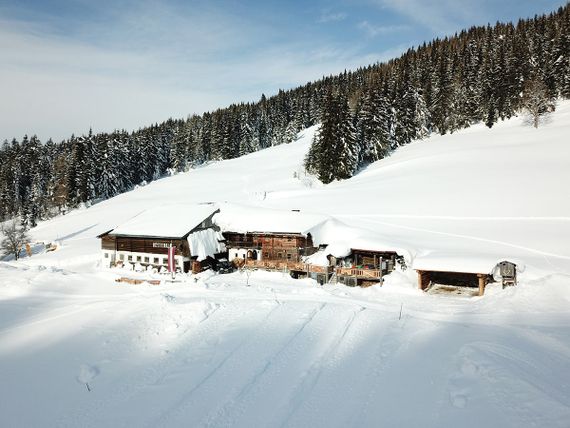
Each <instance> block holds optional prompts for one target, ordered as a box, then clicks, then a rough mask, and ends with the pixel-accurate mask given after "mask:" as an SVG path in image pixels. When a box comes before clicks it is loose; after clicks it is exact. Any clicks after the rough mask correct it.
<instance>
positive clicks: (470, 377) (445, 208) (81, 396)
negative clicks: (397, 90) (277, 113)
mask: <svg viewBox="0 0 570 428" xmlns="http://www.w3.org/2000/svg"><path fill="white" fill-rule="evenodd" d="M313 132H314V129H309V130H307V131H305V133H304V135H303V136H302V137H301V138H300V139H299V140H298V141H296V142H293V143H291V144H287V145H282V146H278V147H274V148H271V149H267V150H264V151H262V152H258V153H254V154H252V155H249V156H246V157H244V158H240V159H234V160H230V161H223V162H218V163H213V164H210V165H208V166H205V167H202V168H199V169H196V170H193V171H190V172H188V173H185V174H178V175H176V176H173V177H169V178H165V179H162V180H159V181H157V182H154V183H151V184H149V185H147V186H145V187H141V188H138V189H136V190H134V191H132V192H129V193H127V194H123V195H120V196H118V197H116V198H113V199H111V200H108V201H105V202H102V203H99V204H97V205H95V206H93V207H91V208H88V209H81V210H76V211H74V212H71V213H70V214H68V215H65V216H62V217H59V218H56V219H53V220H51V221H47V222H44V223H42V224H40V225H39V226H38V227H37V228H35V229H34V230H33V231H32V236H33V237H34V239H36V240H38V241H57V242H59V244H60V245H59V247H58V250H56V251H54V252H49V253H41V254H35V255H34V256H33V257H31V258H24V259H22V260H20V261H18V262H13V261H12V262H0V380H1V381H0V415H1V419H0V420H1V421H2V423H1V425H2V426H26V427H30V426H38V427H39V426H41V427H45V426H70V427H71V426H73V427H75V426H243V427H253V426H323V427H324V426H326V427H330V426H339V427H340V426H424V427H442V426H454V427H455V426H482V425H486V426H502V427H521V426H525V427H526V426H537V427H568V426H569V425H570V386H569V385H570V246H569V245H568V242H569V241H570V186H569V185H570V168H569V167H570V145H568V143H567V141H568V135H570V103H568V102H566V103H561V104H560V105H559V106H558V111H557V112H556V113H555V114H554V115H553V117H552V120H551V122H550V123H549V124H548V125H546V126H544V127H543V128H539V129H538V130H535V129H532V128H529V127H528V126H524V125H523V124H522V121H521V119H517V118H515V119H513V120H510V121H508V122H504V123H500V124H498V125H496V126H495V127H493V129H491V130H489V129H487V128H486V127H484V126H475V127H472V128H470V129H467V130H464V131H462V132H459V133H456V134H452V135H447V136H434V137H432V138H430V139H429V140H426V141H421V142H417V143H414V144H411V145H409V146H406V147H403V148H401V149H399V150H398V151H397V152H396V153H394V155H393V156H391V157H390V158H388V159H385V160H383V161H380V162H377V163H376V164H373V165H371V166H370V167H368V168H367V169H366V170H364V171H362V172H361V173H360V174H358V175H357V176H355V177H354V178H352V179H351V180H347V181H344V182H338V183H332V184H330V185H327V186H323V185H321V184H319V183H318V182H316V181H315V180H314V179H312V178H311V177H307V176H306V175H305V174H304V172H303V168H302V160H303V158H304V154H305V153H306V151H307V150H308V147H309V144H310V140H311V136H312V133H313ZM205 201H216V202H225V201H228V202H234V203H239V204H241V205H244V204H246V205H251V206H253V207H265V208H281V209H287V210H290V209H300V210H302V211H303V212H312V213H315V214H325V215H332V216H334V217H336V218H337V219H339V220H340V221H342V222H344V223H346V224H348V225H350V226H353V227H356V228H359V229H361V230H362V231H363V233H364V234H365V235H366V238H367V239H369V240H374V241H378V242H380V243H382V244H383V245H386V246H390V247H392V248H403V249H406V250H407V251H408V252H409V261H410V262H411V263H413V260H414V259H415V258H416V257H419V258H424V260H425V259H426V258H427V259H429V257H432V258H433V259H437V260H440V261H441V260H442V259H444V260H445V258H446V257H447V258H449V260H452V259H453V260H455V261H457V260H458V259H459V260H463V261H465V262H466V263H468V261H469V260H475V259H476V260H481V259H482V258H487V259H489V260H497V259H501V258H506V259H516V260H517V261H518V262H519V263H520V264H521V265H524V266H525V269H524V272H522V273H521V274H520V275H519V285H518V286H517V287H514V288H510V289H505V290H502V289H501V288H500V286H496V285H490V286H489V287H488V289H487V293H486V294H485V296H484V297H481V298H479V297H474V298H470V297H466V296H460V295H445V294H425V293H423V292H420V291H418V290H417V289H416V284H415V279H416V278H415V274H414V272H413V271H412V270H411V269H408V270H407V271H405V272H395V273H393V274H392V275H390V276H388V277H387V278H386V283H385V285H384V286H383V287H382V288H380V287H370V288H365V289H358V288H348V287H344V286H341V285H325V286H323V287H319V286H318V285H317V284H316V283H315V282H313V281H311V280H293V279H291V278H288V277H287V276H284V275H283V274H281V273H267V272H254V273H253V274H252V275H251V277H249V278H247V276H246V275H245V274H241V273H233V274H229V275H212V274H210V273H207V272H205V273H203V274H200V275H199V276H198V277H193V276H184V277H183V276H179V277H178V278H177V282H174V283H170V282H166V283H164V284H162V285H160V286H150V285H146V284H142V285H125V284H120V283H116V282H115V281H114V279H115V278H116V277H117V276H119V275H120V274H121V273H120V271H117V270H103V269H101V268H100V266H99V245H100V244H99V241H98V240H97V239H96V235H98V234H99V233H102V232H105V231H107V230H109V229H112V228H114V227H116V226H117V225H119V224H121V223H124V222H125V221H126V220H128V219H130V218H131V217H133V216H135V215H137V214H138V213H140V212H142V211H144V210H145V209H148V208H151V207H154V206H164V205H166V204H175V203H189V202H190V203H192V202H205ZM133 275H134V274H133ZM248 282H249V284H250V286H247V285H246V284H247V283H248Z"/></svg>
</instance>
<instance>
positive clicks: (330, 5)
mask: <svg viewBox="0 0 570 428" xmlns="http://www.w3.org/2000/svg"><path fill="white" fill-rule="evenodd" d="M564 4H565V1H554V0H502V1H492V0H480V1H477V0H392V1H390V0H336V1H297V0H294V1H270V0H266V1H253V0H250V1H229V0H228V1H182V0H171V1H157V0H154V1H151V0H140V1H135V0H117V1H96V0H75V1H69V0H35V1H34V0H17V1H5V0H0V94H1V96H0V141H2V140H4V139H5V138H6V139H11V138H12V137H14V136H16V137H18V138H20V137H21V136H22V135H23V134H25V133H27V134H34V133H35V134H37V135H38V136H39V137H40V138H41V139H42V140H45V139H47V138H48V137H50V136H51V137H53V138H54V139H55V140H60V139H62V138H65V137H68V136H70V135H71V134H72V133H75V134H81V133H84V132H86V131H87V130H88V129H89V128H90V127H92V128H93V130H94V131H96V132H98V131H110V130H113V129H115V128H125V129H128V130H132V129H136V128H138V127H141V126H145V125H148V124H151V123H153V122H160V121H162V120H165V119H167V118H168V117H186V116H188V115H189V114H192V113H202V112H203V111H206V110H211V109H214V108H217V107H224V106H226V105H228V104H230V103H232V102H240V101H253V100H257V99H259V97H260V95H261V93H265V94H266V95H271V94H273V93H275V92H276V91H277V90H278V89H279V88H291V87H294V86H297V85H299V84H302V83H305V82H307V81H310V80H315V79H318V78H319V77H321V76H322V75H326V74H331V73H338V72H341V71H343V70H344V69H354V68H356V67H358V66H361V65H367V64H370V63H374V62H378V61H384V60H387V59H390V58H393V57H396V56H399V55H400V54H401V53H402V52H403V51H405V50H406V49H408V48H409V47H413V46H416V45H418V44H420V43H422V42H423V41H429V40H431V39H433V38H435V37H441V36H445V35H449V34H453V33H454V32H455V31H459V30H461V29H463V28H467V27H469V26H472V25H484V24H487V23H489V22H491V23H494V22H496V21H497V20H500V21H509V20H517V19H518V18H520V17H530V16H533V15H534V14H540V13H544V12H550V11H553V10H555V9H556V8H558V7H560V6H562V5H564Z"/></svg>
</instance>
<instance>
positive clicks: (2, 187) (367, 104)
mask: <svg viewBox="0 0 570 428" xmlns="http://www.w3.org/2000/svg"><path fill="white" fill-rule="evenodd" d="M531 91H532V92H533V94H534V95H536V93H537V92H538V95H539V96H538V99H546V100H553V99H555V98H557V97H563V98H570V7H569V6H568V5H567V6H565V7H563V8H560V9H559V10H558V11H557V12H556V13H552V14H550V15H544V16H540V17H535V18H534V19H528V20H521V21H519V22H518V24H516V25H514V24H502V23H498V24H496V25H495V26H486V27H473V28H471V29H469V30H466V31H463V32H461V33H460V34H456V35H455V36H453V37H450V38H445V39H442V40H440V39H436V40H434V41H432V42H430V43H428V44H424V45H422V46H421V47H418V48H416V49H410V50H409V51H408V52H406V53H405V54H404V55H402V56H401V57H400V58H398V59H395V60H392V61H390V62H388V63H382V64H376V65H372V66H368V67H365V68H361V69H358V70H356V71H353V72H344V73H342V74H340V75H337V76H329V77H326V78H323V79H321V80H319V81H316V82H312V83H308V84H306V85H304V86H301V87H299V88H296V89H292V90H289V91H279V93H278V94H277V95H275V96H272V97H269V98H266V97H265V96H264V95H262V97H261V99H260V100H259V101H258V102H256V103H242V104H235V105H231V106H230V107H228V108H225V109H220V110H216V111H214V112H208V113H204V114H203V115H194V116H191V117H189V118H188V119H185V120H182V119H181V120H173V119H170V120H168V121H166V122H164V123H161V124H158V125H153V126H150V127H148V128H144V129H140V130H138V131H135V132H131V133H129V132H126V131H116V132H113V133H99V134H92V133H91V132H89V133H88V134H87V135H83V136H80V137H75V136H72V137H71V138H69V139H67V140H65V141H62V142H60V143H57V144H56V143H53V142H52V141H51V140H50V141H48V142H47V143H45V144H42V143H41V142H40V141H39V140H38V139H37V138H36V137H31V138H28V137H24V138H23V139H22V140H21V141H18V140H16V139H14V140H12V141H11V142H8V141H5V142H4V144H3V145H2V147H1V149H0V219H5V218H10V217H14V216H17V215H20V216H21V218H22V222H23V223H24V224H25V225H26V226H28V227H31V226H34V225H35V224H36V222H37V221H38V220H39V219H44V218H48V217H50V216H53V215H55V214H58V213H61V212H65V211H66V210H68V209H70V208H74V207H77V206H79V205H80V204H84V203H91V202H93V201H97V200H102V199H106V198H109V197H112V196H114V195H117V194H119V193H122V192H125V191H128V190H130V189H132V188H133V187H134V186H135V185H137V184H141V183H143V182H149V181H151V180H154V179H156V178H158V177H160V176H163V175H165V174H166V173H168V171H170V170H172V171H184V170H187V169H188V168H190V167H193V166H196V165H200V164H203V163H205V162H209V161H212V160H221V159H230V158H235V157H238V156H242V155H245V154H248V153H251V152H254V151H257V150H260V149H264V148H266V147H270V146H274V145H278V144H282V143H286V142H289V141H291V140H292V139H293V138H294V136H295V135H296V133H297V132H298V131H300V130H301V129H304V128H307V127H309V126H312V125H314V124H316V123H318V122H321V123H322V126H321V128H320V132H319V133H318V134H317V136H316V138H315V141H314V142H313V145H312V147H311V149H310V151H309V153H308V155H307V158H306V160H305V164H306V167H307V169H308V170H309V171H310V172H312V173H314V174H316V175H317V176H318V177H319V179H320V180H322V181H323V182H330V181H332V180H335V179H345V178H349V177H351V176H352V175H353V174H354V173H355V172H356V171H357V170H358V169H359V168H360V167H362V166H363V165H366V164H367V163H370V162H373V161H376V160H378V159H381V158H383V157H384V156H386V155H387V154H389V153H390V151H391V150H394V149H395V148H397V147H398V146H401V145H404V144H407V143H409V142H410V141H412V140H414V139H418V138H423V137H425V136H427V135H429V134H430V133H432V132H437V133H442V134H444V133H447V132H453V131H455V130H458V129H461V128H464V127H467V126H470V125H471V124H473V123H476V122H481V121H484V122H485V123H486V124H487V125H488V126H493V124H494V123H496V122H497V121H498V120H500V119H504V118H508V117H511V116H513V115H515V114H516V113H517V112H519V111H520V110H521V108H522V107H523V105H524V103H525V99H528V96H527V95H528V93H529V92H531Z"/></svg>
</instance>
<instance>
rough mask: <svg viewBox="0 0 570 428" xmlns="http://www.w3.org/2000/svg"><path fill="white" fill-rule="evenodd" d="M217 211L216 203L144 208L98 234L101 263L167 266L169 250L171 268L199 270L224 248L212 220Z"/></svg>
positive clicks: (106, 264)
mask: <svg viewBox="0 0 570 428" xmlns="http://www.w3.org/2000/svg"><path fill="white" fill-rule="evenodd" d="M218 212H219V209H218V208H217V207H215V206H214V205H213V204H195V205H189V204H188V205H186V204H179V205H164V206H160V207H154V208H151V209H148V210H146V211H143V212H141V213H139V214H138V215H136V216H135V217H133V218H131V219H130V220H128V221H127V222H125V223H123V224H121V225H120V226H118V227H116V228H115V229H112V230H109V231H107V232H105V233H103V234H101V235H99V236H98V237H99V238H100V239H101V259H102V264H103V266H105V267H112V266H121V265H122V266H126V265H127V264H129V265H133V266H136V265H140V266H141V267H142V268H147V267H149V266H151V267H153V268H157V269H161V268H165V269H166V268H167V267H168V265H169V250H170V258H171V268H172V267H174V269H175V270H179V271H182V272H188V271H190V270H191V269H192V270H193V271H199V270H200V267H201V263H202V264H203V263H204V262H205V260H207V259H208V258H215V257H217V256H219V255H221V254H223V252H224V251H225V248H224V245H223V243H222V242H221V241H223V237H222V235H221V233H220V232H219V228H218V227H217V226H216V225H214V223H213V222H212V218H213V216H214V214H216V213H218Z"/></svg>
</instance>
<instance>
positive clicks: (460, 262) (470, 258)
mask: <svg viewBox="0 0 570 428" xmlns="http://www.w3.org/2000/svg"><path fill="white" fill-rule="evenodd" d="M505 260H507V261H510V262H512V263H515V264H516V265H517V267H520V268H523V265H522V263H521V262H519V261H518V260H514V259H509V258H499V259H498V258H497V256H496V255H485V254H477V253H444V252H432V253H429V254H426V255H422V256H419V257H416V258H415V259H414V263H413V268H414V269H415V270H424V271H437V272H464V273H481V274H492V273H493V271H494V270H495V268H496V266H497V264H498V263H500V262H502V261H505ZM519 270H521V269H519Z"/></svg>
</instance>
